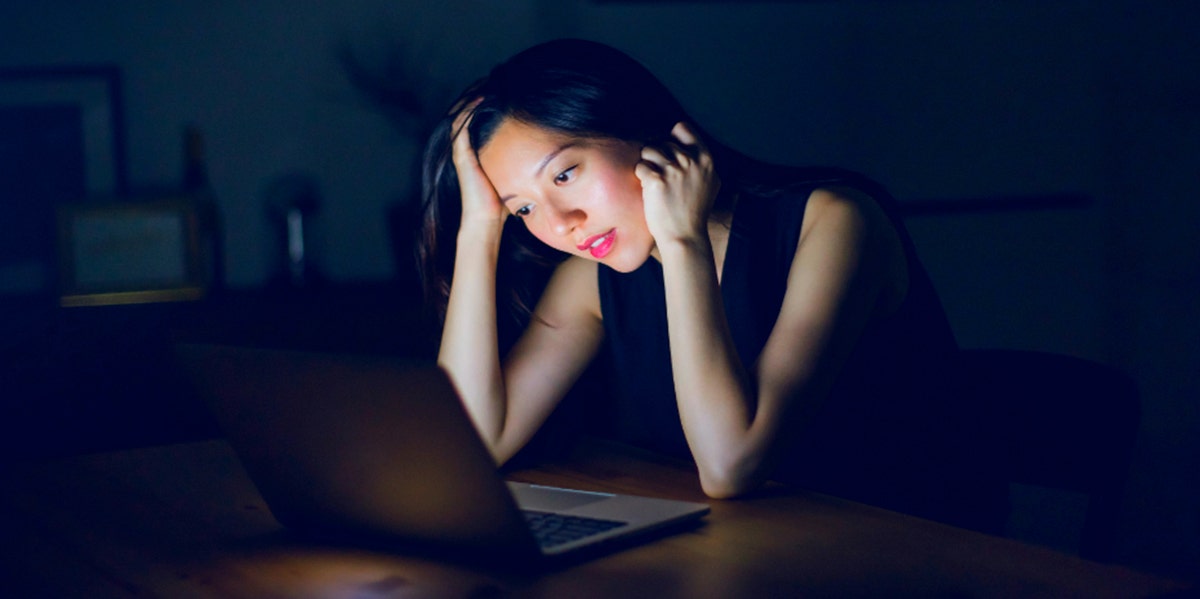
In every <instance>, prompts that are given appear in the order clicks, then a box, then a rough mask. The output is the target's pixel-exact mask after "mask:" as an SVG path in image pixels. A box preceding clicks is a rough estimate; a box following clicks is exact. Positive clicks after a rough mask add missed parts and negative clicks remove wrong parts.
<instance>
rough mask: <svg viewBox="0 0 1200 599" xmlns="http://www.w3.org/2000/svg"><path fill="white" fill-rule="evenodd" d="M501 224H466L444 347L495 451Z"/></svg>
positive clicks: (499, 401) (449, 368) (500, 406)
mask: <svg viewBox="0 0 1200 599" xmlns="http://www.w3.org/2000/svg"><path fill="white" fill-rule="evenodd" d="M500 232H501V227H500V226H490V225H488V224H480V225H478V226H475V227H471V226H470V225H468V224H466V223H464V226H463V229H462V230H460V231H459V234H458V240H457V244H458V245H457V254H456V257H455V261H454V278H453V280H452V285H451V288H450V298H449V302H448V303H447V306H446V322H445V326H444V327H443V330H442V339H441V345H440V347H439V349H438V365H440V366H441V367H442V368H443V369H444V370H445V371H446V372H447V373H448V374H449V376H450V379H451V380H452V381H453V382H454V385H455V387H456V388H457V390H458V392H459V395H460V396H461V398H462V401H463V404H464V406H465V407H466V409H467V412H468V413H469V414H470V416H471V419H472V420H473V421H474V423H475V427H476V429H477V430H478V431H479V434H480V436H481V437H482V438H483V439H484V442H485V443H486V444H487V446H488V448H489V449H490V450H491V451H492V453H493V454H495V453H496V444H497V443H498V441H499V439H500V435H501V432H502V431H503V430H504V420H505V393H504V377H503V375H502V372H501V368H500V355H499V353H500V350H499V341H498V338H497V332H496V263H497V259H498V258H497V257H498V255H499V251H500Z"/></svg>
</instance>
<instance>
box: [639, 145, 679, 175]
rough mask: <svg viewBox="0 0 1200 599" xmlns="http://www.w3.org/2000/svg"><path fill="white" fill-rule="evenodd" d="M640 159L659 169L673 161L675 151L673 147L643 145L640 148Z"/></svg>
mask: <svg viewBox="0 0 1200 599" xmlns="http://www.w3.org/2000/svg"><path fill="white" fill-rule="evenodd" d="M642 161H643V162H649V163H651V164H653V165H654V167H655V168H657V169H659V170H661V169H663V168H666V166H667V165H669V164H672V163H674V162H675V151H674V150H673V149H672V150H666V149H664V148H660V147H658V146H645V147H643V148H642Z"/></svg>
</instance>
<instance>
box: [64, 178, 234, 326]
mask: <svg viewBox="0 0 1200 599" xmlns="http://www.w3.org/2000/svg"><path fill="white" fill-rule="evenodd" d="M209 235H210V232H209V226H208V219H207V216H206V213H205V211H204V209H203V205H202V204H201V203H200V202H199V201H197V200H195V199H194V198H190V197H185V196H179V197H163V198H158V199H150V200H135V201H114V202H103V203H101V202H93V203H80V204H72V205H64V206H60V207H59V209H58V248H59V250H58V255H59V265H58V267H59V268H58V270H59V274H60V279H59V283H60V295H59V303H60V304H61V305H62V306H63V307H78V306H98V305H112V304H131V303H148V302H169V301H191V300H199V299H203V298H204V297H205V296H206V295H207V292H208V289H209V286H210V285H211V281H210V278H211V277H210V276H209V273H211V272H212V270H211V268H212V264H211V262H212V260H213V256H212V253H211V251H210V249H209V248H211V244H210V243H209V241H210V239H211V238H210V237H209Z"/></svg>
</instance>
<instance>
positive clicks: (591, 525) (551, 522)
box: [522, 510, 625, 549]
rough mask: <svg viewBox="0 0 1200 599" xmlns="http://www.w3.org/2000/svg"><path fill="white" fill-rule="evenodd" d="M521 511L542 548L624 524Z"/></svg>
mask: <svg viewBox="0 0 1200 599" xmlns="http://www.w3.org/2000/svg"><path fill="white" fill-rule="evenodd" d="M522 512H523V513H524V514H525V521H526V522H528V523H529V529H530V530H532V531H533V536H534V538H536V539H537V542H538V545H540V546H541V547H542V548H543V549H548V548H550V547H554V546H556V545H562V544H563V543H570V542H571V541H575V540H578V539H582V538H584V537H590V536H592V535H594V534H599V533H602V532H604V531H606V530H612V529H614V528H617V527H618V526H624V525H625V523H624V522H617V521H616V520H601V519H598V518H584V517H580V516H564V515H562V514H553V513H549V512H535V511H533V510H522Z"/></svg>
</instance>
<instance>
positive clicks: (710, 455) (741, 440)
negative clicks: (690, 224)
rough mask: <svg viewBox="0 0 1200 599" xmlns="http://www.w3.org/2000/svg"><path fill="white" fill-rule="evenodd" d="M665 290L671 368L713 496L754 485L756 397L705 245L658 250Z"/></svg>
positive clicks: (681, 409) (696, 455) (687, 428)
mask: <svg viewBox="0 0 1200 599" xmlns="http://www.w3.org/2000/svg"><path fill="white" fill-rule="evenodd" d="M659 251H660V253H661V256H662V262H663V277H664V283H665V286H666V303H667V327H668V337H669V340H670V347H671V367H672V371H673V374H674V382H675V393H676V397H677V401H678V404H679V415H680V419H681V421H682V424H683V428H684V432H685V434H686V436H687V440H688V445H689V446H690V447H691V450H692V454H693V457H694V458H695V460H696V464H697V466H698V468H699V471H700V479H701V484H702V485H703V486H704V489H705V491H706V492H707V493H708V494H710V495H713V496H728V495H735V494H737V493H740V492H742V491H744V490H745V487H746V486H748V485H752V484H754V483H755V482H756V480H755V479H756V478H757V474H758V470H759V466H760V462H761V458H762V455H761V454H762V451H763V448H759V447H756V446H755V436H754V435H752V434H751V433H752V426H753V422H754V409H753V407H752V405H753V397H751V395H750V393H751V391H750V385H749V384H748V379H747V374H746V371H745V368H744V366H743V365H742V364H741V361H740V359H739V358H738V356H737V352H736V350H735V349H734V346H733V341H732V337H731V335H730V333H729V325H728V322H727V320H726V318H725V312H724V307H723V305H722V302H721V292H720V287H719V285H718V281H717V273H716V267H715V259H714V257H713V252H712V247H711V245H710V244H709V243H707V240H700V241H692V242H687V243H678V244H675V245H669V246H660V248H659Z"/></svg>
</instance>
